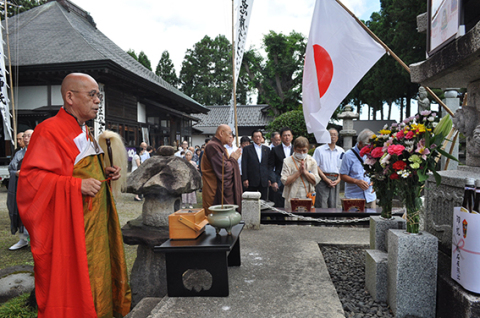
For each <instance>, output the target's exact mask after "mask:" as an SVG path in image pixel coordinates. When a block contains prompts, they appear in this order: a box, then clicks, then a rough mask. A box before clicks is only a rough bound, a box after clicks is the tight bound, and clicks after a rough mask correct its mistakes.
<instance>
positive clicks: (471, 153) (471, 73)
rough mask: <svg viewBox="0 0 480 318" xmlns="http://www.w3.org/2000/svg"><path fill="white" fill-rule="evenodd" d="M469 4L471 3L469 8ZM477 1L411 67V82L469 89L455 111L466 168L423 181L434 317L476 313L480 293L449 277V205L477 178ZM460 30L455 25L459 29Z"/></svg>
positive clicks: (422, 20)
mask: <svg viewBox="0 0 480 318" xmlns="http://www.w3.org/2000/svg"><path fill="white" fill-rule="evenodd" d="M472 6H473V7H472ZM475 6H478V2H476V1H473V2H468V3H467V2H465V6H464V7H463V8H462V10H463V11H464V12H463V13H464V14H465V21H466V25H465V26H463V27H464V28H465V29H466V30H465V31H466V32H465V34H464V35H462V33H461V32H459V36H457V37H456V38H455V39H454V40H452V41H451V42H449V43H447V44H445V45H444V46H443V47H441V48H440V49H438V50H437V51H436V52H434V53H432V54H430V56H429V57H428V58H427V60H425V61H422V62H419V63H416V64H413V65H410V70H411V80H412V82H414V83H420V84H422V85H424V86H428V87H433V88H435V87H436V88H442V87H443V88H446V87H461V88H467V93H468V100H467V106H464V107H462V108H460V109H458V110H457V111H456V113H455V118H454V119H453V121H454V125H455V127H456V128H457V129H458V130H459V131H460V132H461V133H463V134H464V135H465V137H466V140H467V145H466V164H467V165H466V166H459V167H458V170H448V171H441V172H439V174H440V175H441V176H442V183H441V185H440V187H439V188H437V187H436V185H435V180H434V178H433V176H431V177H430V179H429V180H428V181H427V182H426V185H425V197H426V200H425V201H426V204H425V210H426V214H425V229H426V230H427V231H428V232H429V233H431V234H433V235H434V236H436V237H437V238H438V240H439V242H438V245H439V255H438V260H439V261H438V295H437V308H436V309H437V310H436V317H445V318H446V317H459V318H463V317H479V316H480V297H479V296H478V295H475V294H472V293H470V292H467V291H466V290H464V289H463V288H461V287H460V286H459V285H458V284H457V283H456V282H455V281H453V280H452V279H451V278H450V275H451V274H450V270H451V250H452V224H453V207H454V206H459V205H461V203H462V197H463V189H464V186H465V178H466V177H467V176H468V177H473V178H476V179H480V122H479V119H480V116H479V113H480V97H479V96H480V95H479V94H480V59H479V58H478V56H479V55H480V22H478V21H479V19H480V11H479V10H478V7H475ZM428 22H429V21H428V16H427V15H426V14H423V15H421V16H419V17H417V24H418V29H419V30H423V31H426V28H425V26H426V25H427V24H428ZM460 29H461V28H459V30H460Z"/></svg>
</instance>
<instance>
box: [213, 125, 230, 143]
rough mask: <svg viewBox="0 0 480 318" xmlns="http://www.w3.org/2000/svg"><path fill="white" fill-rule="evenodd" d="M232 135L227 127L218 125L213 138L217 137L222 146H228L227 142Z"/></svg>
mask: <svg viewBox="0 0 480 318" xmlns="http://www.w3.org/2000/svg"><path fill="white" fill-rule="evenodd" d="M231 135H232V129H231V128H230V126H228V125H225V124H223V125H220V126H218V128H217V132H216V133H215V137H217V138H218V139H219V140H220V141H221V142H222V144H224V145H225V144H228V140H229V138H230V136H231Z"/></svg>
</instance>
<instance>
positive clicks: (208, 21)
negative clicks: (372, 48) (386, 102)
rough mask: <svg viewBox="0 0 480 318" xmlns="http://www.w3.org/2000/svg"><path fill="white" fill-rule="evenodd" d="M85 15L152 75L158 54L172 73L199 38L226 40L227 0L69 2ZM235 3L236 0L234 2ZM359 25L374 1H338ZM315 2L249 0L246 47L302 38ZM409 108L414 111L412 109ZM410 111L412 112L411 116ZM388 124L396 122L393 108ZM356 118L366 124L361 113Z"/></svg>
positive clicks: (375, 5) (229, 19) (229, 12)
mask: <svg viewBox="0 0 480 318" xmlns="http://www.w3.org/2000/svg"><path fill="white" fill-rule="evenodd" d="M71 1H72V2H73V3H75V4H76V5H78V6H79V7H80V8H82V9H83V10H85V11H87V12H88V13H90V15H91V16H92V17H93V19H94V21H95V23H96V24H97V28H98V29H99V30H100V31H101V32H102V33H103V34H105V35H106V36H107V37H108V38H110V39H111V40H112V41H113V42H115V43H116V44H117V45H118V46H120V48H122V49H123V50H125V51H127V50H129V49H132V50H134V51H135V52H136V53H137V55H138V53H140V51H144V52H145V54H146V55H147V56H148V58H149V59H150V62H151V64H152V69H153V70H155V68H156V66H157V64H158V61H159V60H160V57H161V54H162V52H163V51H165V50H167V51H168V52H169V53H170V58H171V59H172V61H173V63H174V65H175V70H176V72H177V74H178V73H179V72H180V69H181V66H182V61H183V59H184V57H185V53H186V50H187V49H191V48H193V45H194V44H195V43H197V42H199V41H200V40H201V39H202V38H203V37H204V36H205V35H208V36H210V37H211V38H215V37H216V36H217V35H219V34H223V35H225V36H226V37H227V38H228V39H229V40H230V41H231V40H232V26H231V25H232V0H205V1H201V0H173V1H172V0H136V1H131V0H129V1H127V0H101V1H99V0H71ZM235 1H238V0H235ZM342 3H343V4H344V5H345V6H346V7H347V8H349V9H350V10H351V11H352V12H353V13H355V15H356V16H357V17H358V18H360V19H362V20H369V19H370V16H371V14H372V12H378V11H380V0H342ZM314 7H315V0H254V1H253V8H252V16H251V20H250V26H249V33H248V37H247V42H246V43H247V44H246V48H252V47H253V48H256V49H258V50H259V51H260V53H262V52H263V50H262V39H263V37H264V35H265V34H267V33H269V31H270V30H273V31H275V32H277V33H280V32H281V33H283V34H289V33H290V32H291V31H296V32H300V33H302V34H303V35H304V36H305V37H308V34H309V30H310V24H311V21H312V14H313V10H314ZM413 107H415V106H413ZM414 109H415V108H412V113H414ZM392 117H393V118H392V119H397V120H398V119H399V118H400V114H399V109H398V107H394V109H393V110H392ZM360 119H367V111H366V109H365V111H362V115H361V117H360Z"/></svg>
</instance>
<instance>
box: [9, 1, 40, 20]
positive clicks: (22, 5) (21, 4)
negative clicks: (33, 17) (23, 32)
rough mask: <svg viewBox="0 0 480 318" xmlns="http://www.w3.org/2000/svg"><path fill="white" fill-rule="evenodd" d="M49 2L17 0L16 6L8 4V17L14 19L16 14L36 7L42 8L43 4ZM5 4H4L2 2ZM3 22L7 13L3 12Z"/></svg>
mask: <svg viewBox="0 0 480 318" xmlns="http://www.w3.org/2000/svg"><path fill="white" fill-rule="evenodd" d="M47 2H48V0H16V1H15V3H16V5H11V4H8V3H7V13H8V15H7V16H8V17H12V16H14V15H15V14H19V13H22V12H25V11H27V10H30V9H33V8H35V7H38V6H41V5H42V4H45V3H47ZM2 4H3V2H2ZM1 18H2V20H4V19H5V13H4V11H2V13H1Z"/></svg>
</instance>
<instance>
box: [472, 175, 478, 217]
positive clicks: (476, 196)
mask: <svg viewBox="0 0 480 318" xmlns="http://www.w3.org/2000/svg"><path fill="white" fill-rule="evenodd" d="M472 213H475V214H479V213H480V179H476V180H475V204H474V205H473V211H472Z"/></svg>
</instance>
